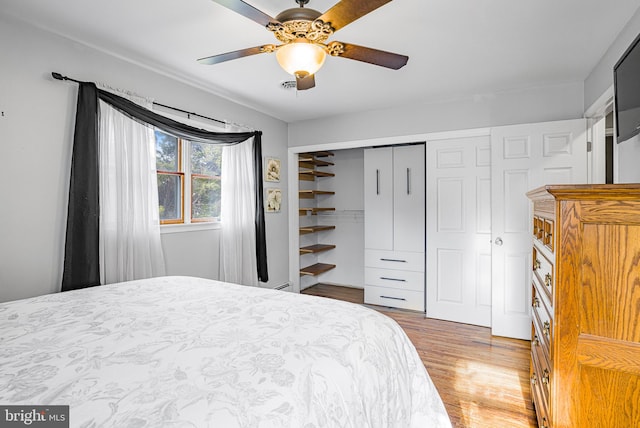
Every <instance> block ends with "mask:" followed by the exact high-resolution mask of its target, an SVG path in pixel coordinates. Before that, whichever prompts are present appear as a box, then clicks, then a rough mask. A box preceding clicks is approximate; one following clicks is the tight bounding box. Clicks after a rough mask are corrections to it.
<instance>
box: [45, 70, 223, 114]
mask: <svg viewBox="0 0 640 428" xmlns="http://www.w3.org/2000/svg"><path fill="white" fill-rule="evenodd" d="M51 76H53V78H54V79H56V80H70V81H72V82H76V83H82V82H81V81H80V80H76V79H72V78H71V77H67V76H63V75H62V74H60V73H56V72H55V71H54V72H52V73H51ZM153 105H156V106H159V107H164V108H168V109H171V110H174V111H178V112H180V113H184V114H186V115H187V118H188V119H191V116H196V117H200V118H202V119H207V120H212V121H214V122H218V123H221V124H223V125H226V124H227V122H225V121H224V120H220V119H215V118H213V117H208V116H203V115H201V114H198V113H193V112H190V111H187V110H182V109H180V108H177V107H171V106H168V105H166V104H160V103H157V102H155V101H154V102H153Z"/></svg>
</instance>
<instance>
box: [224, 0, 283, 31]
mask: <svg viewBox="0 0 640 428" xmlns="http://www.w3.org/2000/svg"><path fill="white" fill-rule="evenodd" d="M213 1H215V2H216V3H218V4H221V5H222V6H224V7H226V8H228V9H231V10H232V11H234V12H236V13H239V14H240V15H242V16H244V17H246V18H249V19H251V20H253V21H255V22H257V23H258V24H260V25H262V26H266V25H267V24H268V23H270V22H278V21H277V20H276V19H274V18H272V17H270V16H269V15H267V14H266V13H264V12H263V11H261V10H259V9H256V8H255V7H253V6H251V5H250V4H247V3H245V2H243V1H242V0H213Z"/></svg>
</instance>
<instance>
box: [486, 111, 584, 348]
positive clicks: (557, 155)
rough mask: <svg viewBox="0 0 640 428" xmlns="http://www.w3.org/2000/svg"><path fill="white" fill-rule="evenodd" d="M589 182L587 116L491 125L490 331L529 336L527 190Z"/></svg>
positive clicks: (500, 334)
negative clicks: (543, 186) (564, 119)
mask: <svg viewBox="0 0 640 428" xmlns="http://www.w3.org/2000/svg"><path fill="white" fill-rule="evenodd" d="M586 181H587V139H586V120H585V119H577V120H567V121H559V122H545V123H536V124H527V125H513V126H503V127H496V128H493V129H492V130H491V231H492V241H493V249H492V257H491V277H492V281H491V282H492V321H491V326H492V333H493V334H494V335H497V336H507V337H515V338H520V339H530V337H531V305H530V303H531V257H532V255H531V247H532V233H533V229H532V221H533V220H532V212H531V206H530V202H529V199H528V198H527V196H526V192H528V191H529V190H531V189H534V188H536V187H539V186H542V185H545V184H565V183H585V182H586Z"/></svg>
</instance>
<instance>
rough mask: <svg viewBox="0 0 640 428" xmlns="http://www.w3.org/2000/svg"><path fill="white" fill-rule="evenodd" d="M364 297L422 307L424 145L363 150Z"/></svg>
mask: <svg viewBox="0 0 640 428" xmlns="http://www.w3.org/2000/svg"><path fill="white" fill-rule="evenodd" d="M364 161H365V167H364V173H365V177H364V179H365V182H364V192H365V195H364V199H365V214H364V222H365V252H364V253H365V261H364V266H365V268H364V269H365V271H364V283H365V290H364V301H365V303H368V304H373V305H381V306H391V307H396V308H403V309H412V310H416V311H424V288H425V282H424V265H425V260H424V255H425V253H424V242H425V239H424V238H425V237H424V230H425V228H424V195H425V182H424V181H425V174H424V172H425V170H424V144H418V145H407V146H397V147H383V148H374V149H367V150H365V155H364Z"/></svg>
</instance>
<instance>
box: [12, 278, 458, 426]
mask: <svg viewBox="0 0 640 428" xmlns="http://www.w3.org/2000/svg"><path fill="white" fill-rule="evenodd" d="M0 403H1V404H3V405H18V404H21V405H69V409H70V418H69V420H70V426H72V427H119V428H122V427H221V428H233V427H260V428H262V427H264V428H266V427H295V428H314V427H318V428H320V427H352V428H365V427H402V428H406V427H430V428H438V427H450V426H451V425H450V422H449V418H448V416H447V413H446V411H445V409H444V406H443V403H442V401H441V399H440V396H439V395H438V392H437V391H436V388H435V387H434V385H433V383H432V381H431V379H430V378H429V375H428V374H427V371H426V370H425V368H424V365H423V364H422V362H421V360H420V358H419V356H418V354H417V352H416V350H415V348H414V347H413V345H412V344H411V342H410V341H409V339H408V338H407V336H406V335H405V333H404V331H403V330H402V329H401V328H400V327H399V326H398V324H397V323H396V322H395V321H393V320H392V319H390V318H389V317H387V316H385V315H383V314H380V313H379V312H377V311H374V310H371V309H368V308H366V307H362V306H359V305H355V304H351V303H347V302H341V301H336V300H331V299H325V298H321V297H314V296H306V295H298V294H292V293H287V292H282V291H276V290H270V289H260V288H254V287H246V286H240V285H235V284H230V283H224V282H219V281H212V280H205V279H200V278H191V277H162V278H154V279H148V280H140V281H131V282H124V283H119V284H112V285H106V286H100V287H93V288H87V289H82V290H75V291H69V292H65V293H56V294H51V295H45V296H39V297H35V298H31V299H24V300H18V301H14V302H8V303H3V304H0Z"/></svg>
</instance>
